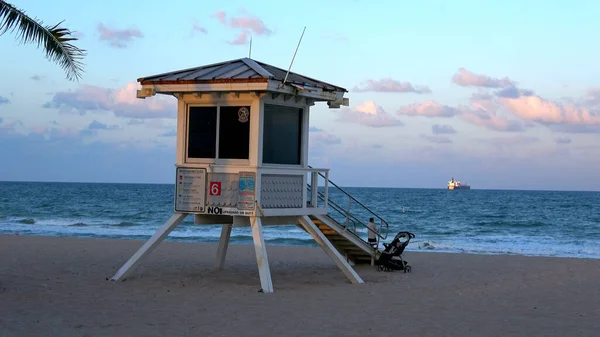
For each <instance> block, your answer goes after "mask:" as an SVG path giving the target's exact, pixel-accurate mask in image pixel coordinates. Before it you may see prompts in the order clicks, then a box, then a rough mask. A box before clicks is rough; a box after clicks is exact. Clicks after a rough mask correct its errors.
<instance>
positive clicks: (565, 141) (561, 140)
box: [554, 137, 571, 144]
mask: <svg viewBox="0 0 600 337" xmlns="http://www.w3.org/2000/svg"><path fill="white" fill-rule="evenodd" d="M554 141H555V142H556V144H570V143H571V138H569V137H557V138H556V139H554Z"/></svg>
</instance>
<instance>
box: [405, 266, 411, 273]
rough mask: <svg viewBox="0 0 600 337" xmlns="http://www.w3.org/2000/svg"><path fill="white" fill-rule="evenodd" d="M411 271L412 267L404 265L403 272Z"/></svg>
mask: <svg viewBox="0 0 600 337" xmlns="http://www.w3.org/2000/svg"><path fill="white" fill-rule="evenodd" d="M411 271H412V268H411V267H410V266H406V267H404V272H405V273H410V272H411Z"/></svg>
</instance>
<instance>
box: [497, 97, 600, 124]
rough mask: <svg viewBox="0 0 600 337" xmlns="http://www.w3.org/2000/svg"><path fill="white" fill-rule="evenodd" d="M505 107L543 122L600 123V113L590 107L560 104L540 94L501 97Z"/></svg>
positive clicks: (522, 115) (512, 111)
mask: <svg viewBox="0 0 600 337" xmlns="http://www.w3.org/2000/svg"><path fill="white" fill-rule="evenodd" d="M500 101H501V103H502V105H503V107H504V109H505V110H506V111H508V112H510V113H512V114H513V115H515V116H516V117H519V118H521V119H523V120H529V121H534V122H539V123H543V124H571V125H600V115H598V112H596V111H592V110H590V109H589V108H585V107H579V106H576V105H573V104H560V103H557V102H553V101H550V100H546V99H543V98H541V97H539V96H521V97H519V98H501V99H500Z"/></svg>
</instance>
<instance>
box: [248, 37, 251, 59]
mask: <svg viewBox="0 0 600 337" xmlns="http://www.w3.org/2000/svg"><path fill="white" fill-rule="evenodd" d="M248 58H249V59H250V58H252V36H250V51H248Z"/></svg>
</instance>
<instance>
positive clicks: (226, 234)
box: [215, 223, 233, 270]
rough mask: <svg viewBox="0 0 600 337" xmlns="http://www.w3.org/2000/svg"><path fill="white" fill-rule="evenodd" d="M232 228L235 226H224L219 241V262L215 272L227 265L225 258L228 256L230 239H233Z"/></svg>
mask: <svg viewBox="0 0 600 337" xmlns="http://www.w3.org/2000/svg"><path fill="white" fill-rule="evenodd" d="M231 228H233V224H230V223H229V224H224V225H223V228H222V229H221V239H219V247H217V260H216V262H215V270H221V269H223V265H224V264H225V256H226V255H227V247H228V246H229V238H230V237H231Z"/></svg>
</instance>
